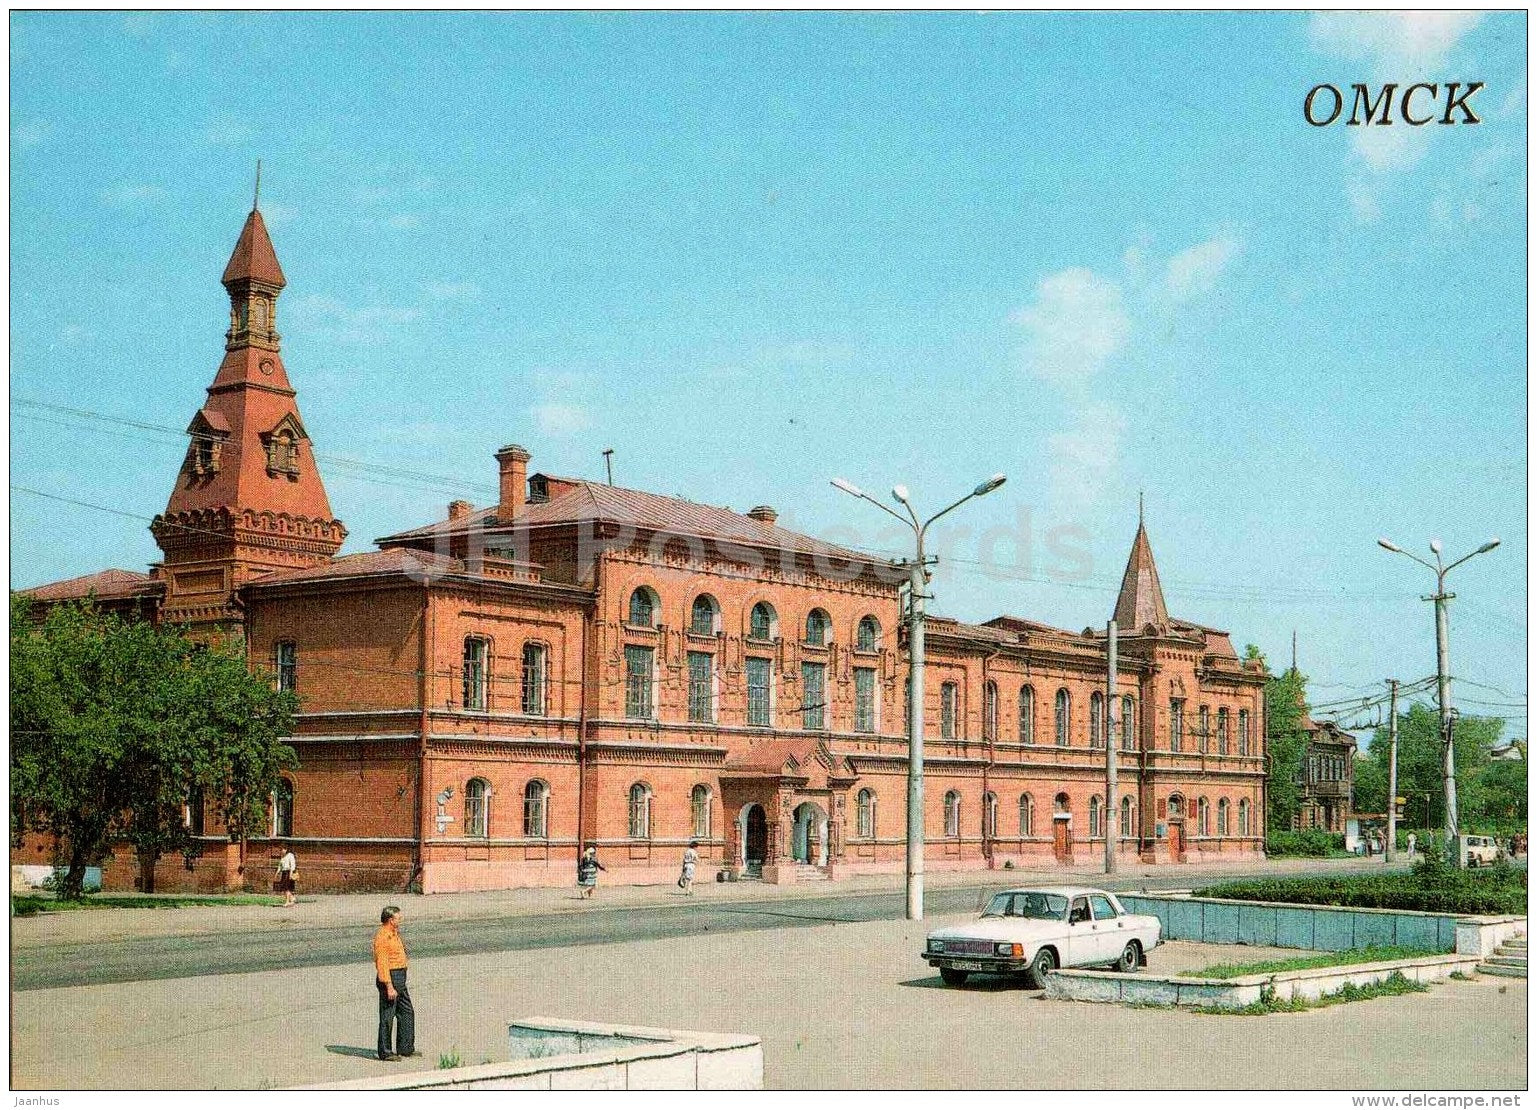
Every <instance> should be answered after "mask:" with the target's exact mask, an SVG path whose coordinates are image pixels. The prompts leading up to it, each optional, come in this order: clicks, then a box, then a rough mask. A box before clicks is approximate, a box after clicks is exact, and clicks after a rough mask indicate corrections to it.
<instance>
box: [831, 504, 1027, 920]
mask: <svg viewBox="0 0 1537 1110" xmlns="http://www.w3.org/2000/svg"><path fill="white" fill-rule="evenodd" d="M1004 481H1005V479H1004V476H1003V475H1002V474H994V475H993V476H992V477H991V478H989V479H988V480H987V481H985V482H982V483H981V484H980V485H978V486H977V488H976V489H974V490H972V491H971V492H970V493H968V494H967V495H966V496H965V497H962V498H961V499H960V500H959V501H956V502H954V503H952V504H950V505H947V506H945V507H944V508H943V509H941V510H939V512H937V513H935V514H934V515H933V516H931V517H929V519H928V520H925V521H923V522H922V523H919V521H918V514H917V513H916V512H914V511H913V506H912V503H911V502H910V501H909V500H908V496H907V487H906V486H893V487H892V488H891V496H892V498H893V499H894V500H895V501H896V502H897V504H899V505H901V506H902V508H904V509H906V510H907V516H906V517H904V516H902V514H901V513H898V512H896V511H894V510H893V509H891V508H889V507H887V506H886V505H885V504H883V503H881V502H880V501H877V500H876V499H875V498H873V497H871V496H870V495H869V494H868V493H866V492H865V491H864V490H862V489H860V488H859V487H858V486H856V485H854V484H853V483H852V482H847V481H844V480H843V479H842V478H834V479H833V480H832V484H833V485H834V486H835V487H836V488H837V489H840V490H842V491H843V492H844V493H846V494H848V495H850V496H851V497H857V498H859V499H860V500H862V501H868V502H870V504H872V505H874V506H875V507H876V508H877V509H880V510H881V512H883V513H888V514H890V515H891V516H894V517H896V518H897V519H898V520H900V521H901V522H902V523H903V524H905V525H907V526H908V527H909V528H911V529H912V530H913V539H914V541H915V547H916V551H915V557H914V559H913V561H912V562H911V563H909V564H908V575H909V578H908V583H909V585H908V633H907V651H908V659H909V661H908V708H907V920H909V921H922V920H923V841H924V837H923V621H924V609H923V603H924V601H925V600H926V595H925V594H924V589H925V588H926V586H927V584H928V574H927V572H926V571H925V569H924V568H925V566H926V564H927V563H928V562H930V560H929V558H928V557H927V556H926V555H925V554H924V552H923V540H924V536H925V535H926V534H927V532H928V529H929V525H931V524H933V523H934V522H935V521H936V520H938V519H939V518H940V517H942V516H944V515H945V514H946V513H948V512H949V511H950V510H951V509H956V508H959V507H960V506H962V505H964V504H965V503H966V502H967V501H970V500H971V499H972V498H973V497H981V496H983V495H984V494H989V493H992V492H993V490H995V489H997V488H998V487H999V486H1001V485H1003V483H1004Z"/></svg>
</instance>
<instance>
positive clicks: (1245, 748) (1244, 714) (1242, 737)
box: [1238, 709, 1249, 755]
mask: <svg viewBox="0 0 1537 1110" xmlns="http://www.w3.org/2000/svg"><path fill="white" fill-rule="evenodd" d="M1238 754H1239V755H1248V754H1249V711H1248V710H1247V709H1240V710H1239V711H1238Z"/></svg>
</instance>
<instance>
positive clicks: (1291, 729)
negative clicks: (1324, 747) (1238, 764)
mask: <svg viewBox="0 0 1537 1110" xmlns="http://www.w3.org/2000/svg"><path fill="white" fill-rule="evenodd" d="M1257 654H1258V653H1256V655H1257ZM1261 658H1262V657H1261ZM1306 704H1307V678H1306V676H1304V675H1303V674H1302V673H1301V672H1299V671H1298V670H1297V669H1296V668H1295V667H1293V668H1289V669H1288V670H1286V671H1283V672H1282V673H1281V674H1278V675H1271V676H1270V678H1269V679H1267V680H1266V682H1265V751H1266V753H1267V758H1268V759H1269V767H1268V768H1267V772H1268V779H1267V782H1266V786H1265V800H1266V808H1267V809H1268V812H1267V814H1266V822H1267V825H1268V827H1269V828H1272V829H1290V828H1291V827H1292V819H1293V818H1294V817H1296V815H1297V811H1298V808H1299V806H1300V803H1301V787H1300V786H1299V785H1298V780H1299V779H1300V778H1301V774H1302V761H1303V760H1304V759H1305V758H1306V757H1307V746H1308V737H1307V733H1306V732H1305V731H1303V728H1302V722H1303V718H1304V716H1305V713H1304V710H1303V707H1304V706H1305V705H1306Z"/></svg>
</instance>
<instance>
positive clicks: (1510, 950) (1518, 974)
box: [1478, 934, 1526, 979]
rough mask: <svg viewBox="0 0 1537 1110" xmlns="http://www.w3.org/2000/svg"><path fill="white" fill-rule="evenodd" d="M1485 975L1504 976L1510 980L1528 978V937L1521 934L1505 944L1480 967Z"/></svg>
mask: <svg viewBox="0 0 1537 1110" xmlns="http://www.w3.org/2000/svg"><path fill="white" fill-rule="evenodd" d="M1478 970H1479V972H1480V973H1481V974H1484V975H1503V976H1505V977H1506V978H1509V979H1525V978H1526V936H1525V934H1520V935H1518V936H1514V937H1511V938H1510V939H1509V940H1507V941H1505V942H1503V943H1502V944H1501V945H1500V946H1499V947H1498V948H1496V949H1495V950H1494V953H1493V954H1492V955H1490V956H1489V957H1488V958H1486V959H1485V960H1484V962H1483V963H1481V964H1479V965H1478Z"/></svg>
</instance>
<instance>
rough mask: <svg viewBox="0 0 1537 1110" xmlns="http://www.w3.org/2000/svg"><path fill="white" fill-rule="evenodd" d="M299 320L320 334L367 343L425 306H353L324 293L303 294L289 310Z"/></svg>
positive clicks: (407, 320) (413, 317)
mask: <svg viewBox="0 0 1537 1110" xmlns="http://www.w3.org/2000/svg"><path fill="white" fill-rule="evenodd" d="M289 313H290V315H291V316H292V317H293V319H294V321H295V323H300V324H303V325H304V326H305V327H306V328H307V329H308V330H310V331H312V332H314V333H315V334H317V335H323V336H326V337H328V338H331V339H334V340H336V341H339V342H343V343H367V342H370V341H373V340H376V339H378V338H379V336H380V334H381V333H384V332H388V331H389V330H390V329H393V328H398V327H402V326H404V325H406V324H410V323H412V322H414V321H415V320H416V319H417V318H419V317H420V316H421V314H422V313H421V309H419V308H415V307H412V306H403V305H364V306H361V307H358V308H353V307H351V306H350V305H348V304H346V303H345V302H343V301H341V300H338V299H337V298H335V297H330V296H327V295H325V294H324V293H311V294H309V295H308V296H306V297H300V298H299V299H298V300H296V301H295V302H294V303H293V305H292V307H291V308H290V309H289Z"/></svg>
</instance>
